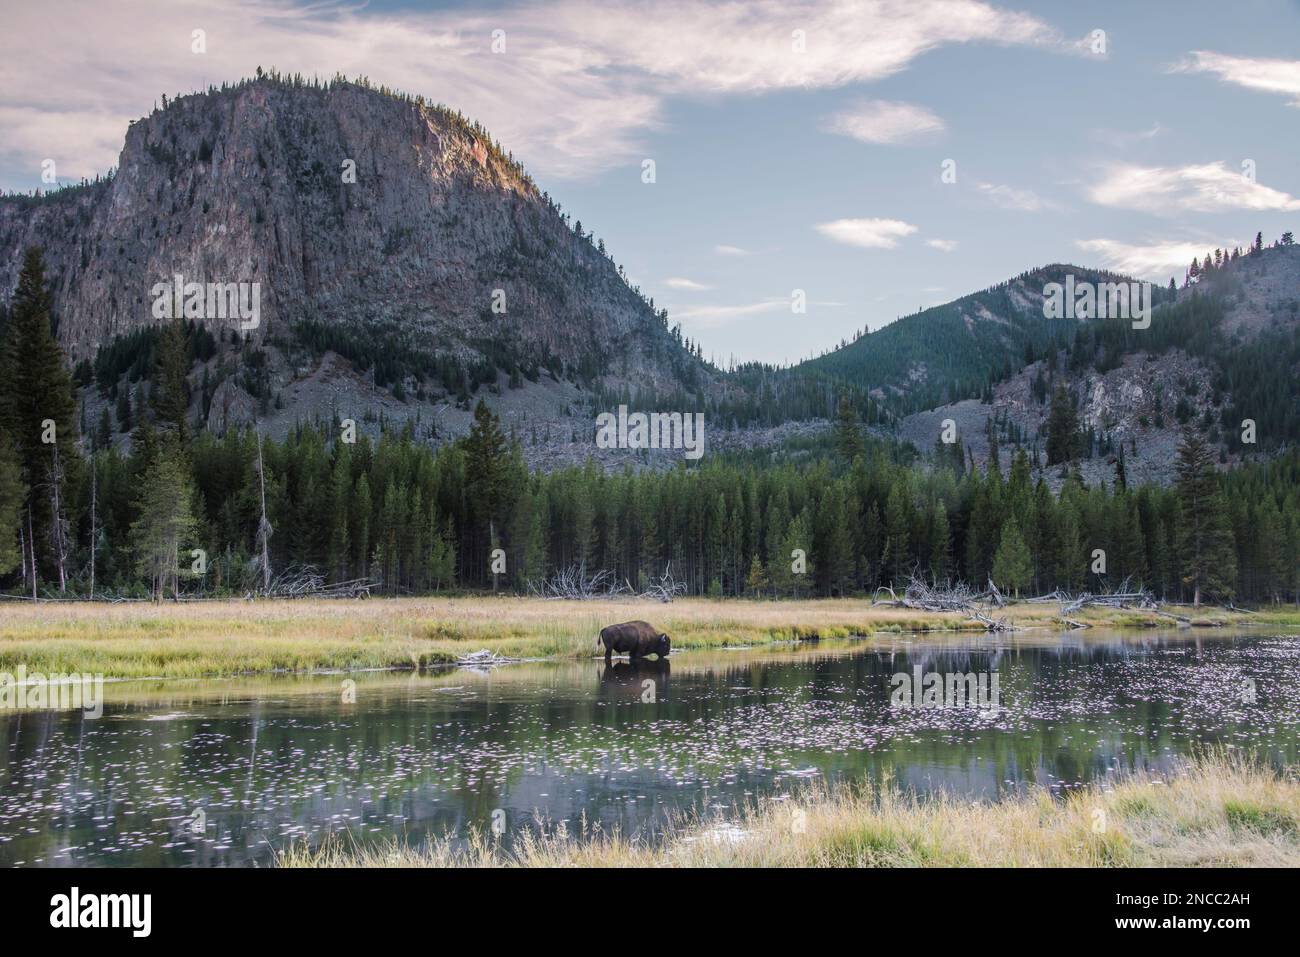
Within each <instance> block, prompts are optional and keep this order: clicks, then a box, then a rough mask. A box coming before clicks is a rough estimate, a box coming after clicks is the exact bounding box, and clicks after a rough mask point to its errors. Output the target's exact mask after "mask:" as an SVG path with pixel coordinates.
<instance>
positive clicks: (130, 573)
mask: <svg viewBox="0 0 1300 957" xmlns="http://www.w3.org/2000/svg"><path fill="white" fill-rule="evenodd" d="M205 348H206V345H205V343H204V340H203V337H202V336H201V335H198V334H197V333H196V330H195V329H193V327H187V326H186V325H185V324H184V323H182V322H179V321H178V322H176V323H174V324H173V325H171V326H169V327H167V328H165V329H164V330H163V331H162V332H161V334H160V335H159V336H158V337H157V341H156V343H155V345H154V348H153V349H152V356H151V362H152V366H153V368H152V379H153V382H154V388H153V390H152V394H151V402H150V406H149V407H148V408H144V409H139V410H135V415H136V416H137V421H135V422H134V430H135V431H134V434H133V442H132V443H131V448H130V451H129V453H123V452H121V451H118V450H116V449H115V448H113V447H112V445H110V444H108V443H107V442H105V441H97V440H96V435H95V434H94V433H95V430H94V427H93V426H91V427H89V428H85V429H84V431H85V432H89V433H91V434H89V435H85V434H82V432H83V428H82V426H81V425H80V424H79V422H78V419H77V406H76V400H75V394H76V390H75V385H74V375H73V372H72V370H70V369H69V367H68V362H67V360H66V357H65V356H64V355H63V353H62V351H61V350H60V348H59V346H58V344H57V341H56V339H55V337H54V332H53V328H52V322H51V315H50V298H49V292H48V289H47V288H46V283H45V278H44V273H43V267H42V263H41V257H40V254H39V252H38V251H36V250H33V251H31V252H29V253H28V256H27V259H26V262H25V265H24V270H23V273H22V278H21V280H20V282H19V284H18V288H17V290H16V292H15V295H14V297H13V300H12V303H11V307H10V310H9V316H8V321H7V324H6V329H5V336H4V345H3V354H2V356H0V361H2V362H3V376H0V383H2V385H0V389H2V390H3V391H2V393H0V429H2V431H3V436H2V438H3V441H2V442H0V574H2V575H3V576H4V578H3V583H4V586H5V587H6V588H7V589H9V590H11V591H16V592H19V593H22V594H36V595H41V594H46V595H63V596H84V595H91V594H92V593H93V594H94V595H95V596H97V597H103V596H118V595H121V596H145V595H151V596H153V597H156V598H160V599H161V598H164V597H176V596H215V595H230V594H246V593H253V592H256V591H258V589H259V587H263V586H265V584H266V582H267V581H268V580H269V579H270V575H271V572H272V571H274V572H281V571H284V570H286V569H293V568H311V569H314V570H316V571H318V572H319V573H320V574H321V575H323V576H324V577H325V579H326V580H327V581H330V582H341V581H349V580H354V579H359V578H365V579H369V580H370V581H371V582H373V585H374V588H375V589H376V591H377V592H378V593H381V594H412V593H428V592H435V591H442V590H455V589H461V590H463V589H498V590H513V591H518V592H527V591H528V590H529V583H530V582H536V581H539V580H541V579H543V578H545V577H546V576H548V575H550V574H552V573H553V572H555V571H556V570H557V569H564V568H569V567H574V566H576V567H580V568H583V569H585V570H587V571H588V572H594V571H595V570H608V571H609V572H610V573H612V574H613V575H614V576H616V578H617V580H619V581H626V582H628V583H629V584H630V585H632V586H633V587H639V586H641V585H642V584H643V583H644V582H646V581H647V580H648V578H649V577H650V576H652V575H654V576H657V575H660V574H662V573H663V572H664V571H665V570H666V569H671V570H672V573H673V575H674V577H675V578H677V579H678V580H680V581H683V582H684V583H685V585H686V588H687V590H688V592H689V593H690V594H708V595H717V596H737V597H739V596H748V597H773V598H775V597H781V596H800V597H810V596H844V595H855V594H856V595H861V594H870V593H872V592H874V591H875V590H876V589H877V588H878V587H880V586H884V585H891V584H892V585H901V584H902V583H904V582H905V581H906V580H907V579H908V577H909V576H911V575H914V574H915V575H921V576H924V577H925V578H927V579H929V580H933V581H945V580H954V581H955V580H964V581H966V582H969V583H973V584H977V585H979V586H982V585H983V584H984V583H985V582H987V581H989V580H992V581H993V582H994V583H995V584H996V585H997V586H998V587H999V588H1001V589H1002V590H1003V591H1006V592H1008V593H1018V594H1021V595H1026V594H1036V593H1043V592H1048V591H1052V590H1055V589H1058V588H1059V589H1065V590H1067V591H1072V592H1073V591H1079V590H1084V589H1091V590H1096V589H1099V588H1105V587H1113V586H1115V585H1118V584H1119V583H1120V582H1121V581H1124V580H1128V581H1129V582H1130V583H1131V584H1141V585H1144V586H1146V587H1147V588H1150V589H1151V590H1152V591H1154V592H1155V593H1156V594H1157V595H1159V596H1161V597H1164V598H1167V599H1169V600H1188V601H1191V600H1207V599H1208V600H1215V601H1222V602H1230V601H1236V602H1259V603H1262V602H1277V601H1300V455H1297V454H1296V453H1295V452H1294V451H1291V452H1289V453H1288V454H1286V455H1283V456H1282V457H1279V458H1277V459H1274V460H1272V461H1270V462H1267V463H1264V464H1255V465H1250V466H1247V467H1244V468H1241V469H1239V470H1236V471H1233V472H1230V473H1226V474H1223V473H1220V472H1219V471H1218V470H1217V468H1216V462H1217V456H1216V455H1215V454H1214V453H1213V452H1212V450H1211V448H1210V447H1209V446H1208V445H1207V444H1206V443H1205V442H1204V441H1203V440H1202V439H1201V438H1200V437H1199V435H1198V433H1197V432H1196V431H1195V430H1193V429H1189V430H1188V431H1186V432H1185V433H1184V440H1183V444H1182V447H1181V448H1180V450H1179V463H1178V481H1177V483H1176V485H1175V486H1174V487H1172V488H1168V489H1165V488H1159V487H1154V486H1143V487H1137V488H1130V487H1128V485H1127V482H1126V480H1125V476H1124V473H1123V457H1122V456H1121V457H1120V459H1119V462H1118V467H1117V471H1116V476H1115V479H1114V481H1112V482H1110V483H1099V484H1096V485H1094V486H1091V487H1089V486H1085V484H1084V483H1083V481H1082V478H1081V477H1080V475H1079V474H1078V471H1077V469H1070V467H1069V457H1070V451H1069V449H1068V448H1067V449H1066V450H1065V451H1064V452H1061V451H1059V450H1058V451H1057V453H1056V460H1057V461H1060V463H1061V467H1062V468H1063V469H1065V470H1067V473H1066V474H1067V475H1068V477H1067V479H1066V481H1065V482H1064V484H1063V486H1062V487H1061V489H1060V491H1059V494H1054V493H1053V492H1052V491H1050V490H1049V489H1048V487H1047V485H1046V483H1045V482H1044V481H1043V480H1042V479H1039V480H1038V481H1037V482H1035V481H1033V480H1032V478H1031V475H1032V470H1031V468H1030V460H1029V457H1028V455H1027V453H1026V451H1025V450H1024V449H1023V448H1016V449H1011V450H1003V451H1002V452H1001V453H999V452H997V451H996V449H995V451H994V461H997V460H998V458H999V456H1006V455H1010V456H1011V460H1010V470H1009V475H1007V476H1005V477H1004V476H1003V474H1002V471H1001V469H1000V468H998V467H995V464H994V462H990V463H989V465H988V467H986V468H984V469H981V470H974V469H973V468H972V467H971V466H969V465H968V464H967V463H964V462H962V461H961V457H960V456H959V455H945V454H943V452H942V450H941V449H936V451H935V453H934V454H933V455H932V457H931V458H929V459H925V460H920V459H917V458H916V455H915V453H914V452H913V451H912V450H911V449H910V447H903V446H901V445H899V444H897V443H893V442H886V441H882V440H879V439H875V438H870V437H868V436H867V435H866V433H865V431H864V430H863V429H862V428H861V417H860V416H859V415H858V414H857V413H856V412H853V411H852V410H851V409H850V408H849V406H848V403H847V402H843V403H842V407H841V416H840V420H839V422H838V425H837V430H838V431H837V434H836V441H835V444H834V445H828V446H827V447H826V448H825V450H824V451H823V452H821V453H816V452H812V453H808V452H805V453H803V454H802V455H800V456H799V457H797V458H796V457H794V456H792V455H790V456H786V457H785V458H784V460H782V459H777V460H775V461H772V460H764V461H761V462H760V461H751V460H746V459H745V458H744V457H732V458H728V457H725V456H712V457H709V458H706V459H705V460H704V462H703V463H702V464H700V465H699V466H694V467H692V466H687V465H685V464H683V465H681V466H680V467H678V468H677V469H675V470H672V471H668V472H652V471H639V472H638V471H633V470H632V469H631V468H628V469H627V470H626V471H624V472H621V473H617V474H606V473H605V472H603V471H601V470H599V469H597V468H596V467H595V466H593V465H590V464H588V466H586V467H569V468H564V469H560V470H558V471H552V472H549V473H545V474H542V473H533V474H530V472H529V470H528V468H527V467H526V465H525V463H524V459H523V456H522V454H521V449H520V446H519V443H518V441H517V440H515V439H514V438H512V437H509V436H507V435H506V434H504V433H503V431H502V429H501V426H500V424H499V422H498V421H497V419H496V417H495V415H494V414H493V413H492V412H491V411H490V410H489V408H488V407H487V406H486V405H485V404H484V403H482V402H481V401H480V402H479V403H478V404H477V406H476V407H475V412H474V426H473V429H472V431H471V432H470V434H469V435H468V436H466V437H464V438H462V439H460V440H457V441H455V442H449V443H446V444H443V445H441V446H440V447H437V448H433V447H431V446H429V445H428V444H425V443H422V442H419V441H417V440H416V437H415V435H414V434H413V430H412V429H410V428H409V427H408V428H406V429H403V430H400V431H398V430H388V431H385V432H384V433H383V434H382V436H381V437H380V438H379V439H378V441H372V440H371V439H370V438H369V437H367V436H366V435H365V434H357V435H356V436H355V438H354V439H353V440H352V441H347V440H346V439H347V438H348V436H346V435H345V432H344V430H342V429H341V428H340V426H339V423H337V422H332V423H324V424H318V425H310V426H309V425H302V426H299V427H298V428H297V429H295V430H294V431H293V432H292V434H290V435H289V436H288V437H287V438H286V439H285V440H284V441H280V442H277V441H271V440H269V439H265V438H260V437H259V436H258V434H257V433H256V432H255V431H254V430H253V429H251V428H248V429H244V430H232V431H230V432H228V433H226V434H225V435H223V436H215V435H212V434H210V433H208V432H206V431H202V432H199V433H197V434H196V433H195V430H194V428H193V426H192V425H191V424H190V423H189V422H187V409H188V407H189V396H188V394H187V392H188V389H189V385H188V383H187V378H186V375H187V371H188V369H189V367H190V362H191V360H192V358H193V355H194V353H195V352H196V351H199V352H201V351H202V350H203V349H205ZM109 361H111V356H110V359H109ZM100 431H101V432H102V431H103V427H102V425H101V428H100ZM99 438H100V439H102V438H103V436H99ZM1051 454H1052V447H1051V446H1050V445H1049V459H1050V458H1051ZM498 549H499V550H500V551H499V552H498V551H496V550H498ZM502 555H504V567H503V565H502V563H501V561H500V557H501V556H502ZM494 557H495V558H496V561H494Z"/></svg>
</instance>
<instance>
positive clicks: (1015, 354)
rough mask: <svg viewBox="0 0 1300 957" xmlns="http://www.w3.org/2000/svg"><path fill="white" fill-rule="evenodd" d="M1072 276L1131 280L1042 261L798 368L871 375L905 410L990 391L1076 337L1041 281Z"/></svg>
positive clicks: (1160, 295) (1159, 294) (1160, 293)
mask: <svg viewBox="0 0 1300 957" xmlns="http://www.w3.org/2000/svg"><path fill="white" fill-rule="evenodd" d="M1069 277H1073V281H1074V282H1077V283H1085V282H1086V283H1093V284H1097V285H1101V284H1104V283H1126V284H1127V283H1130V282H1132V281H1133V280H1132V279H1131V277H1128V276H1121V275H1118V274H1115V273H1110V272H1105V271H1102V270H1098V269H1091V268H1087V267H1083V266H1072V265H1067V264H1061V263H1058V264H1054V265H1050V266H1044V267H1041V268H1039V269H1034V270H1031V271H1029V272H1025V273H1022V274H1021V275H1019V276H1017V277H1015V278H1014V279H1011V280H1008V281H1007V282H1004V283H1001V284H999V285H997V286H993V287H991V288H989V289H985V290H982V291H980V292H976V293H971V294H970V295H967V296H963V297H961V298H960V299H956V300H953V301H952V302H949V303H945V304H943V305H940V306H934V307H932V308H929V309H924V310H921V311H919V312H916V313H913V314H911V315H909V316H904V317H902V318H900V319H898V320H896V321H894V322H892V323H890V324H889V325H887V326H885V327H883V328H881V329H878V330H876V331H875V332H870V333H868V332H863V333H862V334H861V335H859V336H858V337H857V338H855V339H854V340H853V341H852V342H850V343H847V344H845V345H844V346H842V347H841V348H839V349H836V350H834V351H832V352H829V353H827V354H825V355H822V356H818V357H817V358H815V359H811V360H808V361H807V362H804V363H801V364H800V365H798V366H796V367H795V369H794V372H795V374H796V375H798V374H807V375H826V376H829V377H831V378H833V379H837V380H843V381H845V382H857V383H869V384H870V388H871V389H873V390H874V394H875V395H876V396H877V398H879V399H880V400H881V401H883V402H884V403H885V404H886V405H887V406H889V407H890V408H892V409H894V410H896V411H899V412H902V413H909V412H915V411H918V410H922V409H928V408H933V407H934V406H937V405H939V404H941V403H944V402H948V401H957V400H960V399H962V398H965V397H967V396H979V395H985V396H987V394H988V392H989V390H990V389H991V388H992V385H993V384H994V383H996V382H999V381H1001V380H1003V379H1005V378H1007V377H1009V376H1011V375H1013V374H1014V373H1015V372H1016V371H1017V370H1019V369H1020V368H1022V367H1023V366H1024V365H1025V364H1027V363H1030V362H1033V361H1034V359H1035V357H1037V356H1043V355H1046V354H1047V353H1048V352H1050V351H1052V350H1053V349H1060V348H1062V347H1064V346H1065V345H1067V344H1068V343H1069V342H1070V341H1071V340H1072V339H1073V337H1074V334H1075V331H1076V329H1077V325H1078V321H1077V320H1076V318H1075V317H1074V316H1072V315H1070V316H1060V317H1057V318H1047V317H1045V316H1044V311H1043V291H1044V289H1045V288H1047V287H1048V286H1049V285H1050V284H1052V283H1058V284H1061V285H1064V284H1065V283H1066V282H1067V279H1068V278H1069ZM1154 296H1155V297H1156V299H1157V301H1163V299H1164V298H1166V296H1167V293H1166V291H1165V290H1163V289H1156V290H1154Z"/></svg>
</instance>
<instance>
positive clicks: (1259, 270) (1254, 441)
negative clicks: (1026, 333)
mask: <svg viewBox="0 0 1300 957" xmlns="http://www.w3.org/2000/svg"><path fill="white" fill-rule="evenodd" d="M1296 382H1300V246H1296V245H1292V244H1288V243H1282V242H1279V243H1278V244H1275V245H1273V246H1270V247H1262V246H1261V247H1260V248H1258V249H1254V250H1251V251H1248V252H1247V253H1245V254H1244V255H1241V256H1239V257H1236V258H1231V257H1228V258H1226V259H1225V261H1224V262H1223V264H1222V265H1221V266H1218V267H1215V268H1213V269H1211V270H1209V271H1208V272H1203V273H1202V274H1201V275H1200V277H1199V278H1198V279H1197V281H1196V282H1193V283H1189V284H1187V285H1186V286H1184V287H1182V288H1180V289H1178V290H1177V291H1176V293H1174V294H1169V295H1166V296H1164V297H1163V304H1162V305H1161V306H1158V307H1157V308H1156V309H1155V310H1154V311H1153V313H1152V317H1151V325H1150V327H1149V328H1147V329H1133V328H1132V326H1131V324H1128V323H1124V322H1122V321H1116V320H1110V319H1092V320H1087V321H1084V322H1082V323H1080V325H1079V326H1078V328H1076V329H1075V330H1074V332H1073V335H1072V336H1071V337H1070V339H1069V340H1068V342H1066V343H1065V344H1064V345H1063V346H1062V347H1061V348H1060V349H1053V350H1051V351H1050V352H1048V354H1046V355H1043V356H1042V357H1041V358H1036V359H1034V361H1032V362H1028V363H1025V364H1024V365H1023V366H1021V367H1019V368H1017V369H1016V370H1015V371H1014V372H1013V373H1011V374H1010V375H1007V376H1005V377H1003V378H1001V379H1000V381H997V382H996V383H994V384H993V385H992V386H991V388H990V389H989V390H988V393H987V394H986V395H985V396H984V397H983V398H982V399H961V400H958V401H954V402H949V403H945V404H942V405H939V406H936V407H935V408H933V409H929V410H924V411H920V412H916V413H913V414H910V415H908V416H906V417H905V418H904V419H903V420H902V422H901V423H900V425H899V433H900V435H901V436H902V437H903V438H905V439H907V440H909V441H911V442H912V443H913V444H915V445H917V446H918V448H921V449H923V450H925V449H929V448H931V447H932V446H933V445H934V442H935V440H936V437H938V436H939V435H940V433H941V430H942V428H943V423H944V422H945V421H946V420H951V421H952V423H953V424H954V425H955V426H956V428H957V431H958V433H959V434H960V436H961V441H962V443H963V445H964V446H965V447H966V448H967V449H968V450H969V455H970V457H971V458H973V460H974V461H975V462H976V463H977V464H979V465H983V464H985V463H986V462H987V461H988V457H989V441H988V431H989V430H988V425H989V423H990V422H991V423H992V424H993V434H994V436H995V437H996V438H997V440H998V442H999V443H1000V445H1001V446H1002V448H1003V449H1004V450H1005V449H1006V448H1007V447H1008V445H1010V444H1012V443H1016V442H1018V443H1020V444H1023V445H1024V446H1026V447H1028V448H1037V449H1039V450H1042V449H1043V448H1044V447H1045V438H1046V430H1047V421H1048V415H1049V412H1050V403H1051V394H1052V393H1053V392H1054V391H1055V389H1056V388H1057V387H1058V386H1059V387H1060V388H1062V389H1063V390H1064V391H1065V393H1066V394H1067V396H1068V397H1069V398H1070V400H1071V402H1072V403H1073V404H1074V406H1075V408H1076V410H1077V415H1078V421H1079V427H1080V430H1081V431H1082V433H1083V434H1084V445H1085V448H1084V450H1083V451H1084V452H1085V456H1084V458H1083V459H1082V461H1081V463H1080V470H1081V472H1082V473H1083V476H1084V478H1085V479H1086V480H1088V481H1090V482H1096V481H1101V480H1104V481H1107V482H1111V481H1113V480H1114V477H1115V470H1116V459H1117V458H1118V456H1119V454H1120V450H1121V448H1122V449H1123V453H1124V455H1125V468H1126V471H1127V475H1128V478H1129V480H1130V481H1133V482H1142V481H1154V482H1158V483H1168V482H1169V481H1171V480H1172V477H1173V466H1174V462H1175V451H1176V449H1177V447H1178V443H1179V439H1180V435H1181V432H1182V429H1183V427H1184V426H1185V425H1191V426H1192V427H1193V428H1196V429H1199V430H1200V431H1201V432H1203V433H1204V434H1205V435H1206V436H1207V437H1208V438H1209V439H1210V440H1211V441H1212V442H1214V443H1215V444H1216V445H1218V446H1219V448H1220V453H1221V460H1222V461H1223V462H1231V461H1240V460H1242V459H1249V458H1254V457H1258V456H1260V455H1268V454H1272V453H1274V452H1276V451H1277V450H1279V449H1281V448H1284V447H1286V446H1288V445H1293V444H1295V443H1297V442H1300V393H1298V392H1297V389H1296ZM1247 422H1251V423H1253V431H1248V430H1247V428H1246V426H1245V425H1244V423H1247ZM1008 459H1009V456H1006V455H1004V456H1003V457H1002V465H1003V468H1004V469H1005V468H1007V467H1008V465H1009V462H1008ZM1044 472H1045V474H1047V476H1048V479H1049V482H1053V483H1055V482H1056V480H1058V479H1059V478H1060V475H1059V472H1060V470H1059V469H1047V468H1044Z"/></svg>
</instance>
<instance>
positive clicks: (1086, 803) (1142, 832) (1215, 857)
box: [279, 754, 1300, 867]
mask: <svg viewBox="0 0 1300 957" xmlns="http://www.w3.org/2000/svg"><path fill="white" fill-rule="evenodd" d="M279 864H280V866H283V867H1297V866H1300V782H1298V781H1297V780H1296V779H1295V778H1294V776H1286V777H1284V776H1280V775H1278V774H1276V773H1274V772H1272V771H1270V770H1267V769H1265V768H1262V767H1260V766H1258V765H1254V764H1251V763H1249V762H1247V761H1243V760H1239V759H1233V758H1229V757H1226V756H1223V755H1221V754H1220V755H1215V756H1210V757H1203V758H1201V759H1198V760H1195V761H1191V762H1189V763H1187V764H1186V765H1185V766H1184V767H1183V768H1182V769H1181V770H1180V771H1178V772H1177V773H1175V774H1172V775H1170V776H1168V777H1161V776H1156V775H1149V774H1139V775H1133V776H1130V777H1127V778H1125V779H1123V780H1121V781H1120V782H1119V783H1117V784H1114V785H1109V786H1091V787H1087V788H1084V789H1081V790H1078V791H1075V792H1072V793H1071V794H1069V795H1068V796H1067V797H1065V798H1063V799H1053V798H1052V797H1051V796H1050V795H1049V794H1048V793H1047V792H1046V791H1043V790H1040V791H1036V792H1034V793H1030V794H1027V795H1024V796H1021V797H1013V798H1008V799H1006V800H1003V801H999V802H995V803H982V802H971V801H969V800H958V799H953V798H941V799H931V800H926V801H921V800H918V799H917V798H916V797H915V796H914V795H911V794H909V793H906V792H903V791H900V790H897V789H894V788H885V789H883V790H880V791H874V792H873V791H870V790H867V789H865V788H862V787H855V788H849V787H845V788H841V789H838V790H835V791H832V792H830V793H826V792H821V793H817V792H810V793H809V794H807V795H804V796H803V797H798V798H795V799H793V800H790V801H786V802H777V801H768V802H766V803H764V804H762V805H760V806H758V807H756V808H752V809H750V810H748V811H746V812H742V814H741V816H740V819H739V821H738V822H737V823H736V824H735V825H734V826H728V827H727V828H725V829H719V828H718V827H716V826H712V827H711V826H709V825H708V824H706V823H701V822H696V823H693V824H686V825H682V826H679V827H676V828H674V829H672V831H671V833H670V834H669V835H668V836H667V838H666V840H665V841H664V842H663V843H662V844H660V845H658V846H651V845H649V844H645V843H636V842H631V841H627V840H623V839H621V838H620V837H619V836H618V835H602V834H599V833H592V834H588V835H587V836H586V839H585V840H581V841H578V840H574V839H573V837H572V836H571V835H567V834H565V833H563V832H558V833H551V834H548V835H538V836H529V837H526V838H524V839H521V841H519V842H518V843H517V845H516V847H515V848H514V849H513V850H512V851H505V850H503V849H501V847H500V846H499V845H497V844H495V843H493V842H492V841H491V840H490V839H488V838H487V837H478V838H476V839H474V840H472V841H471V842H470V843H469V845H468V846H465V845H464V843H462V844H461V845H460V846H457V845H455V844H453V843H452V842H450V841H435V842H432V843H429V844H426V845H423V846H420V847H408V846H404V845H402V844H400V843H398V842H396V841H389V842H386V843H382V844H379V845H375V846H368V847H359V846H356V845H354V844H353V843H352V842H350V841H349V840H348V839H347V838H344V837H336V838H334V839H332V840H328V841H326V842H325V843H324V844H323V845H321V846H320V847H318V848H315V849H312V848H308V847H306V846H304V845H299V846H296V847H293V848H290V849H289V850H288V851H286V852H285V853H284V854H282V855H281V857H280V859H279Z"/></svg>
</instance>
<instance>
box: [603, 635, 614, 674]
mask: <svg viewBox="0 0 1300 957" xmlns="http://www.w3.org/2000/svg"><path fill="white" fill-rule="evenodd" d="M613 660H614V646H613V644H612V643H610V642H608V641H606V642H605V667H606V668H608V667H609V666H610V663H611V662H612V661H613Z"/></svg>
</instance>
